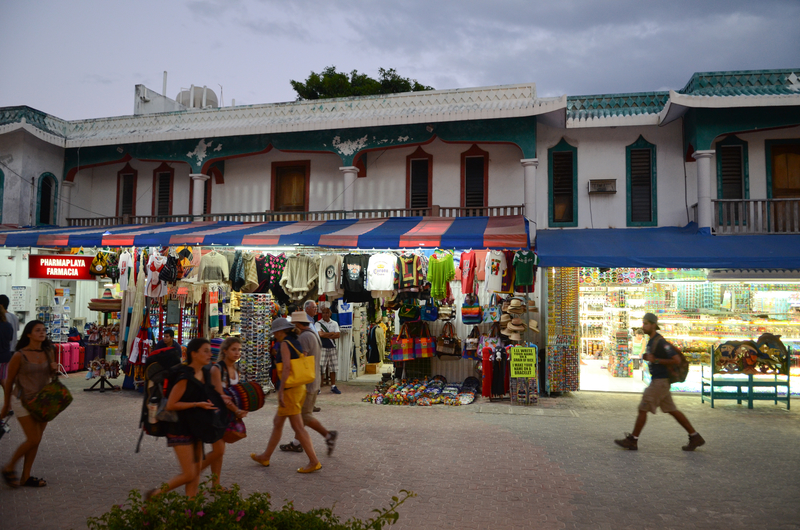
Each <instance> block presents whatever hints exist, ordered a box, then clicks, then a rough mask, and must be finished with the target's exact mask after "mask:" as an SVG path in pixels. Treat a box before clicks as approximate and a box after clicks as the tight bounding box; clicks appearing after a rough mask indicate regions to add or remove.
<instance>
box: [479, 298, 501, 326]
mask: <svg viewBox="0 0 800 530" xmlns="http://www.w3.org/2000/svg"><path fill="white" fill-rule="evenodd" d="M502 313H503V311H502V307H501V306H499V305H497V296H496V295H494V294H493V295H492V297H491V298H490V299H489V305H488V306H486V308H485V309H484V310H483V321H484V322H500V316H501V315H502Z"/></svg>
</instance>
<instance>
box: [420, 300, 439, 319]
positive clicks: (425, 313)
mask: <svg viewBox="0 0 800 530" xmlns="http://www.w3.org/2000/svg"><path fill="white" fill-rule="evenodd" d="M420 318H422V320H424V321H425V322H434V321H435V320H436V319H438V318H439V308H438V307H436V304H434V303H433V299H428V300H427V301H426V302H425V305H424V306H422V307H421V308H420Z"/></svg>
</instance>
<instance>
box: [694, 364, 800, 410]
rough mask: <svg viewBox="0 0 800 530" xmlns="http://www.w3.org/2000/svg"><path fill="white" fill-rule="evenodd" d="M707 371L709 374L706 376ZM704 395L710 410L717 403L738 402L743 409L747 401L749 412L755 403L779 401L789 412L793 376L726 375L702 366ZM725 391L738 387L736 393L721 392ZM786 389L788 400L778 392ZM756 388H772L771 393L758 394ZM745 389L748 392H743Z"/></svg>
mask: <svg viewBox="0 0 800 530" xmlns="http://www.w3.org/2000/svg"><path fill="white" fill-rule="evenodd" d="M706 371H707V372H706ZM700 375H701V378H700V380H701V383H700V386H701V391H700V400H701V402H702V403H705V401H706V398H707V397H708V398H710V401H711V408H714V401H715V400H717V399H735V400H736V402H737V403H738V404H739V405H741V404H742V400H746V401H747V408H748V409H752V408H753V401H774V403H775V404H776V405H777V404H778V401H782V402H786V410H790V409H791V398H792V392H791V383H790V376H789V374H788V373H786V374H778V373H776V374H726V373H719V372H716V373H715V372H714V369H713V366H711V365H707V364H703V365H701V366H700ZM724 387H728V388H730V387H736V390H735V391H734V390H722V388H724ZM781 387H785V388H786V396H781V395H779V393H778V390H779V389H780V388H781ZM756 388H771V389H772V391H771V392H755V391H754V390H755V389H756ZM743 389H746V390H745V391H743Z"/></svg>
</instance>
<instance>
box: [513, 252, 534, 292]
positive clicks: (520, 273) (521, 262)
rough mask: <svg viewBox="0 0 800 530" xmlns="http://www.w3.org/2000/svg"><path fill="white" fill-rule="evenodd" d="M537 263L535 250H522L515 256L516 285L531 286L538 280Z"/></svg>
mask: <svg viewBox="0 0 800 530" xmlns="http://www.w3.org/2000/svg"><path fill="white" fill-rule="evenodd" d="M536 265H538V259H537V256H536V254H535V253H534V252H531V251H530V250H521V251H519V252H517V255H516V256H514V273H515V278H514V285H516V286H531V285H533V283H534V281H535V280H536V274H535V270H536Z"/></svg>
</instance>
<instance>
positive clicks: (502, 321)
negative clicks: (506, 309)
mask: <svg viewBox="0 0 800 530" xmlns="http://www.w3.org/2000/svg"><path fill="white" fill-rule="evenodd" d="M509 322H511V315H509V314H508V313H503V314H502V315H501V316H500V325H501V326H505V325H506V324H508V323H509Z"/></svg>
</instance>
